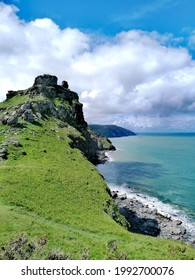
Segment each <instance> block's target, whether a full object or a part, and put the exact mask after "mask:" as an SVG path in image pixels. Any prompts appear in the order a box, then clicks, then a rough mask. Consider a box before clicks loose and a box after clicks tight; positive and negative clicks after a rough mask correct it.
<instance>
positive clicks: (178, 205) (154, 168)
mask: <svg viewBox="0 0 195 280" xmlns="http://www.w3.org/2000/svg"><path fill="white" fill-rule="evenodd" d="M110 140H111V141H112V143H113V145H114V146H115V147H116V151H110V152H108V153H107V156H108V158H109V160H108V162H107V163H105V164H100V165H98V169H99V171H100V173H101V174H102V175H103V176H104V178H105V181H106V183H107V184H108V186H109V187H110V189H111V190H118V191H119V192H122V193H126V194H127V195H128V197H131V198H134V199H137V200H141V202H142V203H144V204H147V205H149V207H155V208H157V209H158V211H159V212H160V213H162V214H164V215H168V216H171V217H172V218H173V219H179V220H181V221H182V222H183V225H184V226H185V227H186V229H187V231H188V233H190V234H191V235H193V236H195V133H148V134H138V135H136V136H129V137H121V138H111V139H110Z"/></svg>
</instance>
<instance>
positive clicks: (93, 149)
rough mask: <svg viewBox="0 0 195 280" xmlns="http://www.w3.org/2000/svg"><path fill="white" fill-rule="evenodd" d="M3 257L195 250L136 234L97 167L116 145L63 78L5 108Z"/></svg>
mask: <svg viewBox="0 0 195 280" xmlns="http://www.w3.org/2000/svg"><path fill="white" fill-rule="evenodd" d="M0 132H1V133H0V143H1V144H0V225H1V227H0V259H194V258H195V250H194V248H192V247H190V246H188V245H186V244H183V243H181V242H177V241H169V240H163V239H158V238H152V237H149V236H143V235H138V234H133V233H131V232H129V231H128V228H129V224H128V223H127V222H126V220H125V219H124V217H123V216H121V215H120V214H119V211H118V208H117V206H116V204H115V203H114V201H113V199H112V198H111V196H110V191H109V189H108V187H107V185H106V184H105V182H104V180H103V178H102V176H101V174H100V173H99V172H98V171H97V169H96V167H95V165H94V164H92V162H97V161H98V160H99V153H102V152H103V151H104V150H105V149H113V146H112V145H111V143H110V142H108V141H107V140H106V139H105V138H101V137H99V136H97V135H96V134H95V133H94V132H92V131H91V130H90V129H89V128H88V125H87V123H86V122H85V120H84V116H83V111H82V104H80V102H79V99H78V95H77V94H76V93H75V92H72V91H70V90H69V89H68V88H67V83H63V85H62V86H60V85H57V78H56V77H55V76H50V75H44V76H39V77H37V78H36V79H35V83H34V85H33V86H32V87H30V88H29V89H26V90H20V91H10V92H8V94H7V99H6V100H5V101H4V102H2V103H0Z"/></svg>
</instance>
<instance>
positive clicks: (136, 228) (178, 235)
mask: <svg viewBox="0 0 195 280" xmlns="http://www.w3.org/2000/svg"><path fill="white" fill-rule="evenodd" d="M111 196H112V197H113V198H114V199H115V201H116V203H117V205H118V207H119V211H120V213H121V214H122V215H124V216H125V217H126V219H127V221H128V222H129V223H130V225H131V227H130V231H132V232H135V233H140V234H145V235H151V236H155V237H160V238H166V239H175V240H181V241H184V242H186V243H189V244H191V245H194V246H195V238H194V237H192V236H191V235H190V234H189V233H188V232H187V230H186V228H185V227H184V225H183V222H182V221H180V220H176V219H174V218H173V217H171V216H170V215H168V214H167V215H166V214H163V213H161V212H159V211H158V209H156V208H155V207H151V206H149V205H148V204H144V203H142V201H140V200H138V199H131V198H128V197H127V195H126V194H125V193H120V192H118V191H112V192H111Z"/></svg>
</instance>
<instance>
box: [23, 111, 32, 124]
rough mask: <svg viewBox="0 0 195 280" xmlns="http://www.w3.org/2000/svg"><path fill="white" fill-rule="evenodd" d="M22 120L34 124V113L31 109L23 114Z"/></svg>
mask: <svg viewBox="0 0 195 280" xmlns="http://www.w3.org/2000/svg"><path fill="white" fill-rule="evenodd" d="M22 118H23V119H24V120H25V121H27V122H31V123H32V122H34V121H35V118H34V115H33V111H32V110H31V109H27V110H26V111H25V112H24V113H23V114H22Z"/></svg>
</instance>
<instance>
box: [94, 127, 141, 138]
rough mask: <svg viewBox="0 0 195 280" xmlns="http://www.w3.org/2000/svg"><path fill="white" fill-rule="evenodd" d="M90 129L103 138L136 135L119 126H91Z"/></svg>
mask: <svg viewBox="0 0 195 280" xmlns="http://www.w3.org/2000/svg"><path fill="white" fill-rule="evenodd" d="M89 127H90V128H91V129H92V130H94V131H95V132H96V133H97V134H99V135H101V136H102V137H108V138H112V137H124V136H135V135H136V134H135V133H134V132H133V131H131V130H129V129H126V128H123V127H120V126H117V125H100V124H90V125H89Z"/></svg>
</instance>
